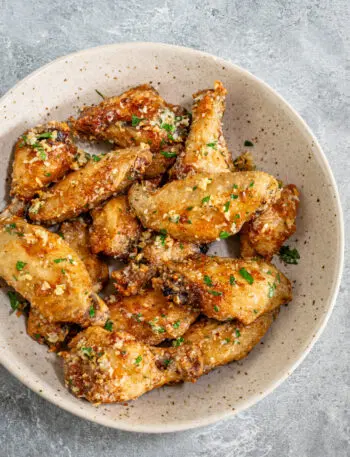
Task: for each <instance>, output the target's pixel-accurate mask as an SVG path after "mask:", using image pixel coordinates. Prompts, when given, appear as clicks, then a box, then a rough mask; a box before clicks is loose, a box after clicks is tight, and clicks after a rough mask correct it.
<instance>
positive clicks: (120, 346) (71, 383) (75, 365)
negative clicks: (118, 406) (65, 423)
mask: <svg viewBox="0 0 350 457" xmlns="http://www.w3.org/2000/svg"><path fill="white" fill-rule="evenodd" d="M69 346H70V348H71V350H70V352H63V353H61V355H62V356H63V358H64V373H65V383H66V386H67V387H68V389H70V391H71V392H72V393H73V394H74V395H75V396H76V397H84V398H86V399H87V400H88V401H90V402H92V403H113V402H124V401H128V400H133V399H135V398H137V397H139V396H140V395H142V394H144V393H145V392H148V391H149V390H152V389H155V388H157V387H160V386H162V385H164V384H167V383H170V382H171V383H173V382H180V381H182V380H190V381H192V380H195V379H196V378H197V377H198V376H200V375H201V374H202V364H201V354H200V351H199V350H198V349H197V348H196V347H192V346H188V347H180V348H167V349H165V348H153V347H150V346H147V345H146V344H144V343H142V342H139V341H137V340H136V339H135V338H134V337H133V336H131V335H130V334H128V333H126V332H122V331H113V332H109V331H108V330H105V329H103V328H101V327H96V326H93V327H89V328H88V329H86V330H85V331H84V332H81V333H79V334H78V335H77V336H76V337H75V338H74V339H73V340H72V341H71V342H70V344H69Z"/></svg>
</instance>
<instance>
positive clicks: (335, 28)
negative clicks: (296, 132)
mask: <svg viewBox="0 0 350 457" xmlns="http://www.w3.org/2000/svg"><path fill="white" fill-rule="evenodd" d="M349 5H350V2H349V0H312V1H310V0H265V1H264V0H248V1H244V0H243V1H242V0H236V1H229V0H216V1H212V2H211V1H208V0H200V1H199V0H196V1H190V0H188V1H187V0H180V1H176V0H172V1H169V0H162V1H158V0H148V1H147V2H142V1H140V0H139V1H138V0H119V1H113V0H95V1H94V0H70V1H69V2H68V1H64V0H61V2H59V1H53V0H34V1H29V0H0V67H1V68H0V93H1V94H3V93H5V91H6V90H7V89H9V88H10V87H11V86H12V85H13V84H15V83H16V82H17V81H19V80H20V79H22V78H23V77H24V76H26V75H27V74H28V73H30V72H32V71H33V70H35V69H36V68H38V67H40V66H41V65H43V64H45V63H47V62H49V61H51V60H52V59H54V58H56V57H59V56H61V55H64V54H68V53H70V52H72V51H76V50H79V49H84V48H88V47H92V46H96V45H100V44H105V43H115V42H121V41H136V40H139V41H161V42H166V43H174V44H180V45H184V46H190V47H193V48H196V49H201V50H205V51H208V52H210V53H213V54H216V55H218V56H221V57H223V58H226V59H228V60H232V61H233V62H235V63H237V64H239V65H241V66H243V67H246V68H247V69H249V70H250V71H252V72H253V73H254V74H255V75H257V76H259V77H261V78H262V79H264V80H265V81H266V82H268V83H269V84H270V85H271V86H272V87H273V88H275V89H276V90H277V91H279V92H280V93H281V94H282V95H283V96H284V97H285V98H286V99H287V100H288V101H289V102H290V103H291V104H292V105H293V106H294V108H296V110H297V111H299V113H301V115H302V116H303V117H304V119H305V120H306V121H307V123H308V124H309V125H310V127H311V128H312V130H313V131H314V133H315V134H316V136H317V137H318V139H319V140H320V143H321V145H322V146H323V148H324V151H325V153H326V155H327V157H328V160H329V162H330V164H331V166H332V168H333V171H334V174H335V177H336V180H337V182H338V186H339V191H340V195H341V198H342V203H343V209H344V215H345V219H346V222H348V221H349V218H350V203H349V202H350V178H349V159H348V155H347V154H348V152H349V148H350V137H349V128H350V74H349V70H350V60H349V57H350V27H349V24H350V6H349ZM329 254H330V255H332V253H331V252H330V253H329ZM348 254H349V251H347V259H349V256H348ZM349 288H350V268H349V265H347V266H346V268H345V272H344V276H343V281H342V285H341V288H340V294H339V297H338V300H337V304H336V307H335V310H334V312H333V315H332V317H331V318H330V321H329V324H328V326H327V328H326V330H325V331H324V333H323V335H322V337H321V339H320V340H319V342H318V343H317V344H316V346H315V347H314V349H313V350H312V352H311V354H310V355H309V356H308V357H307V359H306V361H305V362H304V363H303V364H302V366H301V367H299V368H298V369H297V370H296V371H295V372H294V374H293V375H292V376H291V377H290V378H289V379H288V380H287V381H286V382H285V383H284V384H283V385H282V386H281V387H279V388H278V389H277V390H276V391H275V392H274V393H273V394H271V395H270V396H269V397H267V398H266V399H265V400H263V401H261V402H260V403H259V404H258V405H255V406H254V407H252V408H251V409H249V410H248V411H246V412H244V413H242V414H240V415H239V416H236V417H235V418H233V419H232V420H228V421H225V422H220V423H218V424H216V425H213V426H210V427H207V428H204V429H198V430H194V431H188V432H184V433H179V434H170V435H141V434H131V433H126V432H119V431H117V430H111V429H107V428H103V427H100V426H98V425H95V424H92V423H89V422H86V421H83V420H81V419H78V418H76V417H73V416H72V415H70V414H69V413H66V412H64V411H62V410H60V409H58V408H56V407H55V406H53V405H51V404H50V403H48V402H46V401H45V400H43V399H41V398H40V397H38V396H37V395H35V394H34V393H32V392H30V391H29V390H28V389H27V388H26V387H24V386H23V385H21V384H20V383H19V382H18V381H17V380H16V379H15V378H13V377H12V376H11V375H10V374H9V373H8V372H7V371H5V369H3V368H0V456H1V457H5V456H6V457H13V456H16V457H27V456H28V457H36V456H40V455H42V456H45V457H51V456H55V457H68V456H74V457H80V456H84V457H97V456H100V455H103V456H104V457H108V456H120V455H124V456H126V457H129V456H136V455H138V456H144V457H157V456H163V455H166V456H169V457H170V456H179V455H184V456H186V457H192V456H215V457H226V456H227V457H228V456H235V457H247V456H250V457H262V456H271V457H274V456H276V457H290V456H293V457H294V456H297V457H304V456H305V457H309V456H310V457H345V456H349V454H350V442H349V435H350V421H349V400H350V398H349V397H350V395H349V393H350V387H349V384H350V370H349V364H350V360H349V354H350V330H349V327H350V319H349V292H348V290H349Z"/></svg>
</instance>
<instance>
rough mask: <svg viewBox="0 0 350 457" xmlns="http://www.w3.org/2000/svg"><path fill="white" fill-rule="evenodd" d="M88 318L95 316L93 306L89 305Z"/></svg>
mask: <svg viewBox="0 0 350 457" xmlns="http://www.w3.org/2000/svg"><path fill="white" fill-rule="evenodd" d="M89 316H90V317H94V316H95V308H94V306H93V305H91V307H90V309H89Z"/></svg>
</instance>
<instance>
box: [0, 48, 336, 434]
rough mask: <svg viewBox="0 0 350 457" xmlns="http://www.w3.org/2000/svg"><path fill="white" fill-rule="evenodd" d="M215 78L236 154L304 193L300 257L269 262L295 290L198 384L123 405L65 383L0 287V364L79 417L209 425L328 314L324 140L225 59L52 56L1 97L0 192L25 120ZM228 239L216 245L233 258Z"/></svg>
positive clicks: (92, 53)
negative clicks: (242, 352)
mask: <svg viewBox="0 0 350 457" xmlns="http://www.w3.org/2000/svg"><path fill="white" fill-rule="evenodd" d="M215 79H220V80H222V81H223V83H224V85H225V86H226V88H227V89H228V97H227V109H226V114H225V118H224V130H225V136H226V139H227V142H228V144H229V147H230V149H231V151H232V153H233V155H234V156H236V155H239V154H240V153H242V152H243V151H244V150H245V148H244V141H245V140H246V139H249V140H251V141H253V143H254V147H253V148H251V151H252V153H253V156H254V159H255V161H256V164H257V166H258V168H259V169H262V170H264V171H267V172H269V173H271V174H273V175H274V176H276V177H278V178H280V179H282V180H283V182H285V183H294V184H296V185H297V186H298V188H299V189H300V191H301V205H300V211H299V217H298V220H297V232H296V234H295V236H294V237H293V238H292V239H291V240H290V242H289V244H290V245H292V246H293V247H294V246H296V247H297V248H298V250H299V252H300V256H301V260H300V263H299V265H298V266H288V267H285V266H284V265H281V264H280V263H279V261H278V259H275V260H274V261H275V263H276V264H277V265H278V267H280V268H281V269H282V271H283V272H285V273H286V274H287V276H288V277H289V278H290V279H291V280H292V282H293V285H294V299H293V301H292V303H290V304H289V306H288V307H283V309H282V310H281V313H280V315H279V317H278V319H277V320H276V321H275V322H274V324H273V326H272V328H271V329H270V331H269V332H268V334H267V335H266V336H265V338H264V340H263V342H262V343H261V344H259V345H258V346H257V347H256V348H255V349H254V350H253V351H252V352H251V353H250V355H249V356H248V357H247V358H246V359H245V360H244V361H242V362H240V363H233V364H231V365H228V366H225V367H222V368H219V369H217V370H215V371H213V372H212V373H210V374H209V375H207V376H203V377H202V378H201V379H199V381H198V382H197V383H195V384H190V383H186V384H181V385H176V386H167V387H164V388H161V389H157V390H155V391H153V392H150V393H148V394H146V395H144V396H143V397H141V398H140V399H138V400H136V401H133V402H130V403H129V404H128V405H109V406H103V405H101V406H99V407H95V406H92V405H90V404H89V403H87V402H85V401H83V400H78V399H76V398H74V397H73V396H72V395H71V394H70V393H69V392H68V391H67V390H66V389H65V388H64V386H63V376H62V367H61V362H60V360H59V359H58V358H57V357H56V356H55V355H54V354H50V353H48V352H47V349H46V347H44V346H39V345H38V344H37V343H35V342H34V341H33V340H31V339H30V338H29V337H28V336H27V335H26V332H25V322H24V319H23V318H17V317H16V315H15V314H10V312H9V310H10V306H9V303H8V298H7V295H6V293H5V289H2V290H1V291H0V362H2V363H3V364H4V366H5V367H7V368H8V370H9V371H10V372H11V373H12V374H14V375H15V376H16V377H17V378H18V379H19V380H21V381H22V382H23V383H24V384H26V385H27V386H29V387H30V388H31V389H32V390H34V391H35V392H37V393H39V394H40V395H42V396H43V397H45V398H46V399H48V400H50V401H52V402H53V403H55V404H57V405H58V406H60V407H62V408H65V409H66V410H68V411H70V412H72V413H74V414H77V415H79V416H82V417H84V418H86V419H89V420H92V421H95V422H98V423H100V424H104V425H107V426H111V427H116V428H120V429H125V430H131V431H144V432H168V431H175V430H183V429H187V428H191V427H196V426H201V425H205V424H208V423H211V422H214V421H216V420H219V419H222V418H225V417H228V416H230V415H232V414H235V413H236V412H238V411H241V410H242V409H244V408H247V407H248V406H250V405H252V404H254V403H255V402H257V401H258V400H259V399H261V398H262V397H264V396H265V395H266V394H267V393H269V392H271V391H272V390H273V389H274V388H275V387H276V386H278V385H279V384H280V383H281V382H282V381H283V380H284V379H286V377H287V376H288V375H289V374H290V373H291V372H292V371H293V369H294V368H295V367H296V366H297V365H298V363H300V361H301V360H302V359H303V358H304V356H305V355H306V354H307V352H308V351H309V349H310V348H311V346H312V345H313V343H314V342H315V340H316V339H317V337H318V336H319V334H320V332H321V330H322V328H323V327H324V325H325V323H326V321H327V318H328V317H329V314H330V312H331V309H332V306H333V303H334V300H335V296H336V293H337V289H338V285H339V279H340V274H341V268H342V257H343V228H342V216H341V209H340V205H339V199H338V196H337V190H336V185H335V182H334V179H333V177H332V173H331V171H330V168H329V166H328V163H327V161H326V159H325V157H324V154H323V152H322V151H321V149H320V146H319V145H318V144H317V142H316V140H315V138H314V137H313V136H312V133H311V132H310V130H309V129H308V128H307V126H306V125H305V123H304V122H303V121H302V120H301V119H300V117H299V116H298V115H297V114H296V113H295V112H294V111H293V109H292V108H291V107H290V106H289V105H288V104H287V103H286V102H285V101H284V100H283V99H282V98H281V97H280V96H278V95H277V94H276V93H275V92H274V91H273V90H272V89H271V88H269V87H268V86H267V85H265V84H264V83H263V82H262V81H260V80H258V79H257V78H255V77H254V76H252V75H251V74H250V73H248V72H246V71H245V70H242V69H241V68H239V67H237V66H234V65H232V64H230V63H228V62H225V61H223V60H221V59H218V58H215V57H213V56H210V55H208V54H204V53H201V52H198V51H194V50H191V49H185V48H180V47H176V46H169V45H161V44H151V43H129V44H117V45H111V46H105V47H99V48H94V49H89V50H87V51H82V52H79V53H76V54H72V55H70V56H67V57H63V58H61V59H58V60H56V61H54V62H52V63H51V64H49V65H47V66H45V67H43V68H42V69H40V70H38V71H37V72H35V73H33V74H32V75H30V76H29V77H27V78H26V79H24V80H23V81H21V82H20V83H19V84H17V85H16V86H15V87H14V88H13V89H12V90H10V91H9V92H8V93H7V94H6V95H5V96H4V97H3V99H2V100H1V101H0V107H1V114H2V115H1V119H2V121H1V123H0V146H1V147H0V152H1V155H0V158H1V165H2V166H1V171H0V173H1V176H0V177H1V183H2V184H1V186H0V192H1V195H0V198H1V200H3V201H4V205H5V202H6V201H7V199H8V195H7V183H6V181H8V179H9V178H8V177H9V173H10V172H11V159H12V149H13V144H14V142H15V140H16V138H17V137H18V136H19V135H20V134H22V132H23V131H24V130H26V129H27V128H28V127H30V126H34V125H36V124H38V123H43V122H45V121H47V120H54V119H57V120H63V119H66V118H67V117H69V116H70V115H75V114H76V112H77V108H78V107H80V106H81V105H82V104H84V103H86V104H91V103H98V102H99V101H100V97H99V96H98V94H97V93H96V92H95V89H98V90H99V91H100V92H102V93H103V94H105V95H107V96H111V95H114V94H117V93H120V92H122V91H124V90H125V89H127V88H129V87H130V86H134V85H137V84H140V83H143V82H150V83H151V84H153V85H154V86H155V87H156V88H157V89H158V90H159V91H160V93H161V95H162V96H164V97H165V98H166V99H167V100H168V101H170V102H173V103H180V104H184V105H185V106H186V107H190V106H191V94H192V93H193V92H195V91H197V90H199V89H204V88H207V87H211V86H212V85H213V82H214V80H215ZM234 245H235V241H234V240H231V239H230V240H228V241H227V242H220V243H219V244H216V245H214V246H213V247H212V249H211V250H212V252H217V253H218V254H220V255H224V256H233V255H235V253H236V251H235V246H234Z"/></svg>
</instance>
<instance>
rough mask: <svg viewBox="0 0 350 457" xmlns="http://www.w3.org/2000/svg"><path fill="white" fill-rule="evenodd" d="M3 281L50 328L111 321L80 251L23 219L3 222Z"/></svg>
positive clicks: (0, 270) (0, 253)
mask: <svg viewBox="0 0 350 457" xmlns="http://www.w3.org/2000/svg"><path fill="white" fill-rule="evenodd" d="M0 276H1V277H3V278H4V280H5V281H6V282H7V283H8V284H9V285H10V286H12V287H13V288H14V289H15V290H17V292H19V293H20V294H21V295H22V296H23V297H24V298H25V299H26V300H28V301H29V302H30V303H31V306H32V308H33V309H36V310H37V311H38V313H40V314H41V315H42V316H43V317H44V318H45V319H46V320H47V321H48V322H49V323H53V322H70V323H77V324H79V325H82V326H88V325H91V324H93V323H95V324H101V325H103V324H104V323H105V321H106V319H107V318H108V315H109V312H108V308H107V306H106V305H105V303H104V302H103V300H102V299H101V298H100V297H99V296H98V295H96V293H94V292H93V286H92V281H91V278H90V276H89V274H88V272H87V269H86V267H85V265H84V263H83V262H82V261H81V260H80V259H79V257H78V255H77V254H76V252H75V251H73V249H71V248H70V247H69V245H68V244H67V243H66V242H65V241H64V240H63V239H62V238H61V237H60V236H58V235H56V234H55V233H52V232H50V231H48V230H46V229H44V228H43V227H39V226H37V225H30V224H28V223H27V222H26V221H25V220H23V219H21V218H19V217H15V216H13V217H10V218H7V217H1V218H0Z"/></svg>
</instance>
